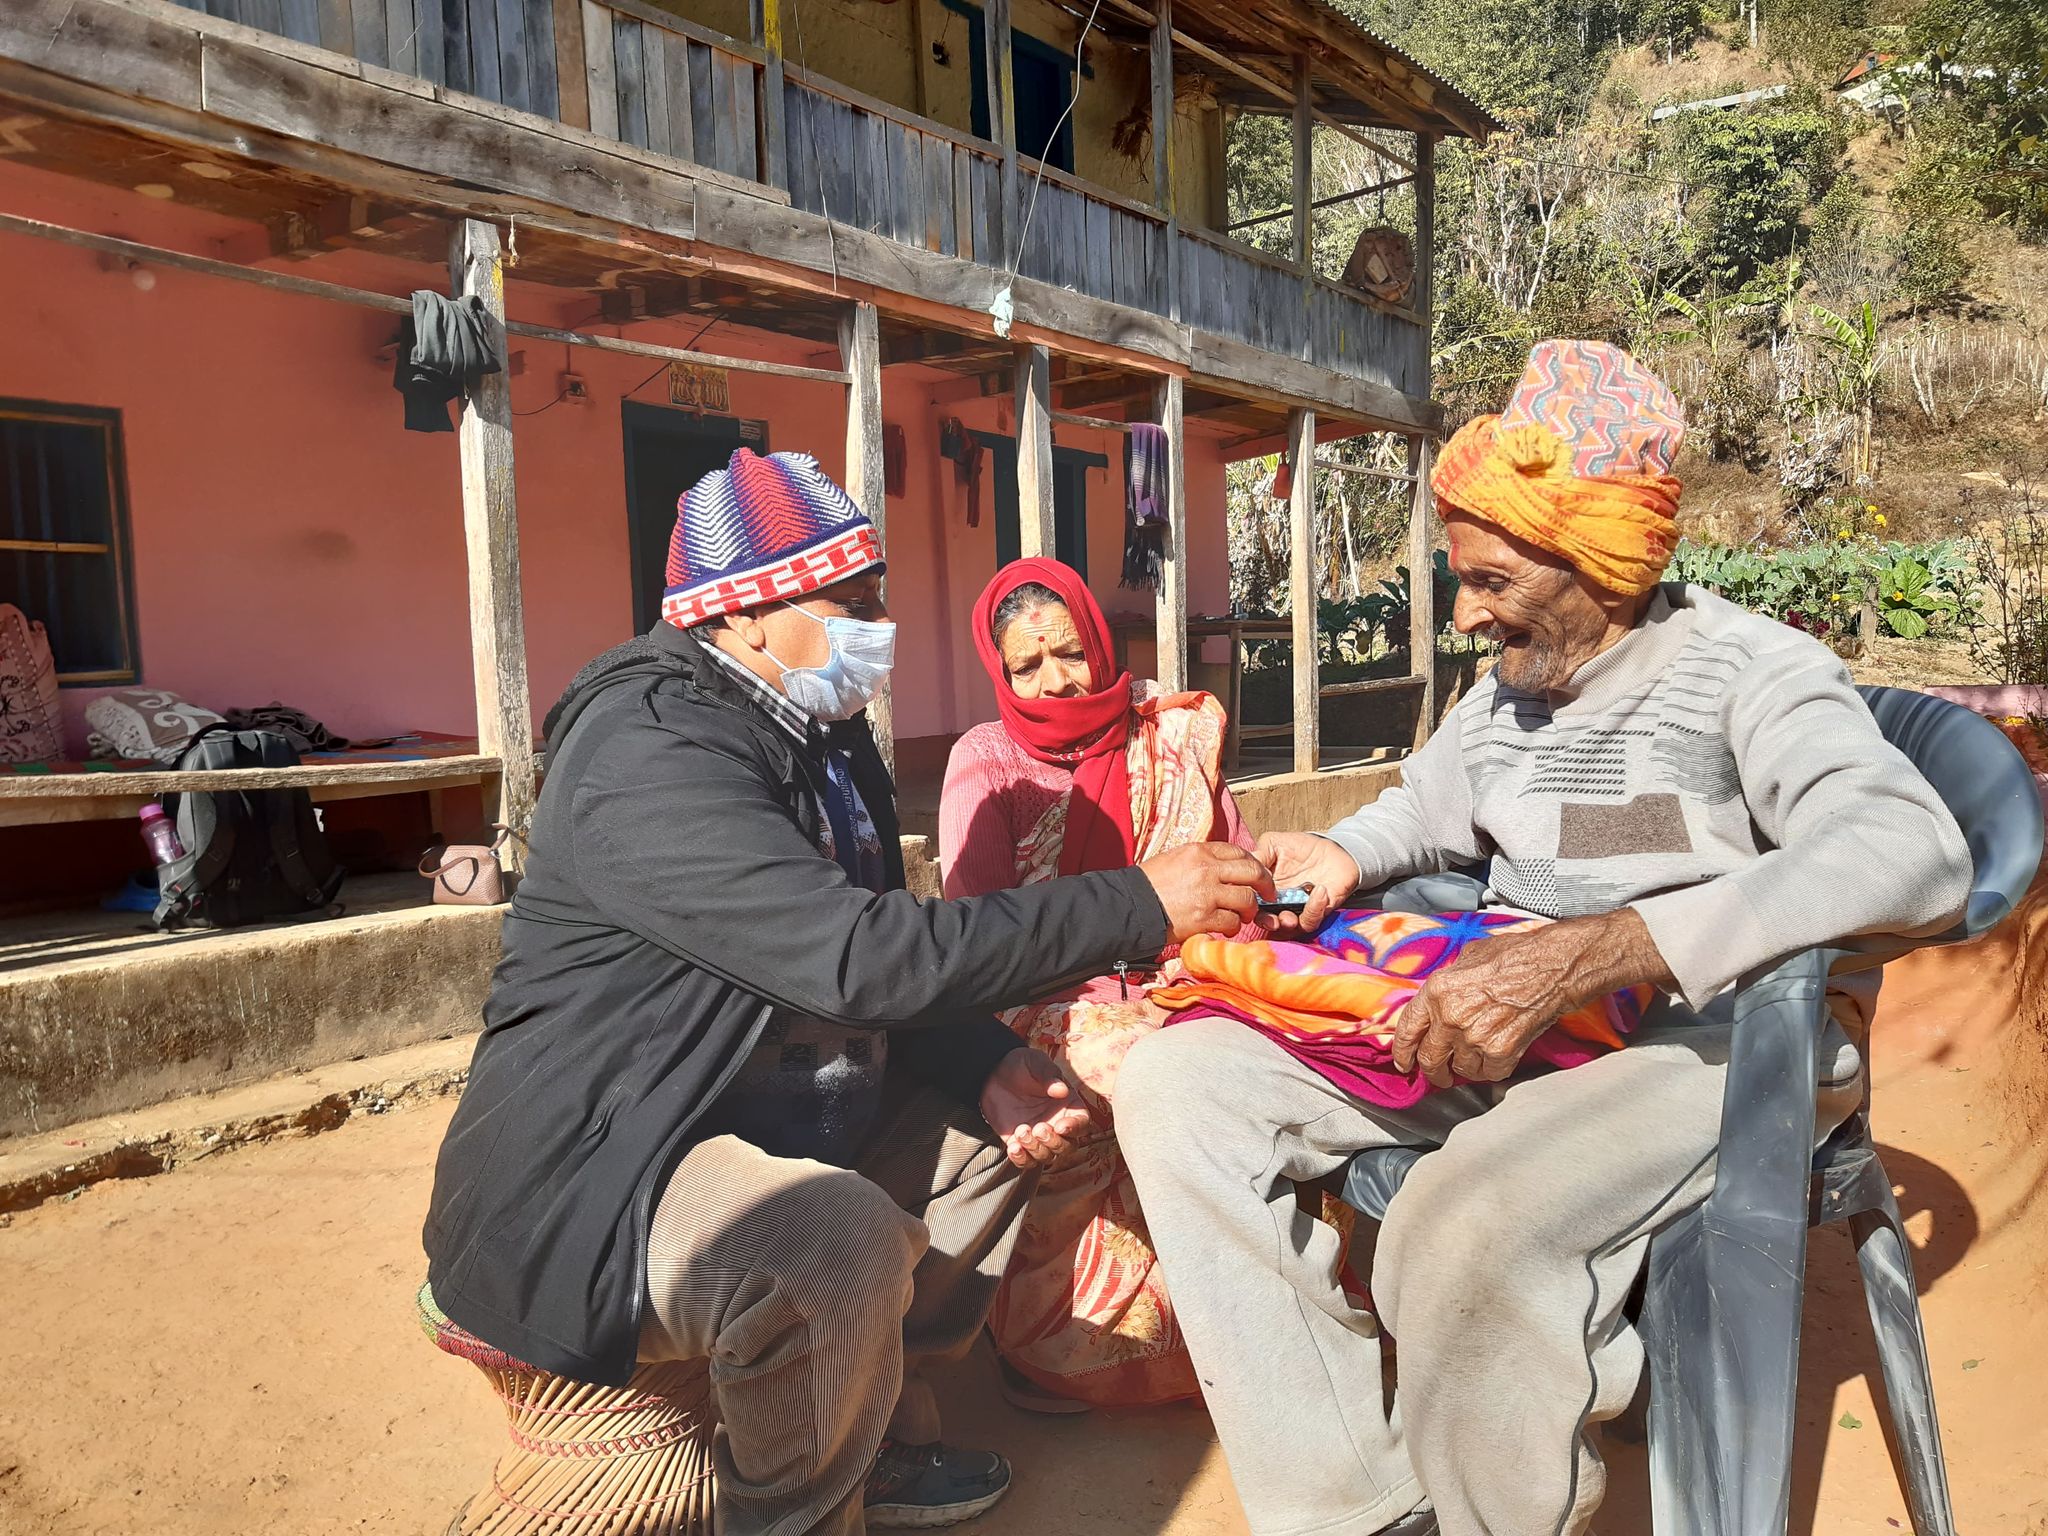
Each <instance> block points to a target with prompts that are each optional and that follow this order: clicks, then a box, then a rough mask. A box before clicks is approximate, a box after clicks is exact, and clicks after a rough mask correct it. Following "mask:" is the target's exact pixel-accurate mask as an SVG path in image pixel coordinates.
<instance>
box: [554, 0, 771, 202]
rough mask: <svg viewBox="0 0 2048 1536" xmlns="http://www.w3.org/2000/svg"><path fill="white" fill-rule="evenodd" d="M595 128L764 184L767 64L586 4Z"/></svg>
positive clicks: (590, 1)
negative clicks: (761, 111)
mask: <svg viewBox="0 0 2048 1536" xmlns="http://www.w3.org/2000/svg"><path fill="white" fill-rule="evenodd" d="M583 37H584V55H585V64H586V68H587V71H588V73H587V76H586V87H587V92H588V98H589V104H590V131H591V132H592V133H599V134H603V135H604V136H605V137H607V138H614V139H619V140H621V141H622V142H624V143H627V144H634V145H638V146H639V147H640V148H641V149H647V150H652V151H653V152H654V153H656V154H660V155H673V156H674V157H675V158H676V159H678V160H690V161H694V162H695V163H697V164H698V165H702V166H708V167H710V168H711V169H712V170H714V171H723V172H725V173H726V174H727V175H728V176H737V177H739V178H741V179H742V180H744V181H759V180H760V179H761V165H760V149H759V137H758V132H757V129H756V126H755V118H756V113H757V110H758V108H757V94H758V89H759V80H758V77H759V73H760V66H759V65H758V64H757V63H755V61H754V60H753V59H750V58H747V57H745V56H743V55H741V54H737V53H728V52H726V51H725V50H724V49H722V48H715V47H713V46H712V45H711V44H709V43H707V42H705V41H704V40H703V39H701V38H698V37H694V36H686V35H685V34H684V33H682V32H679V31H674V30H671V29H670V28H667V27H663V26H658V25H656V24H655V23H654V22H652V21H643V20H641V19H640V18H639V17H637V16H629V15H626V14H624V13H623V12H620V11H614V10H611V9H609V8H608V7H606V6H603V5H599V4H597V3H596V0H584V6H583Z"/></svg>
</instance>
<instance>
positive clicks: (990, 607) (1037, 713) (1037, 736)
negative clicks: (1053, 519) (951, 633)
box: [974, 559, 1137, 875]
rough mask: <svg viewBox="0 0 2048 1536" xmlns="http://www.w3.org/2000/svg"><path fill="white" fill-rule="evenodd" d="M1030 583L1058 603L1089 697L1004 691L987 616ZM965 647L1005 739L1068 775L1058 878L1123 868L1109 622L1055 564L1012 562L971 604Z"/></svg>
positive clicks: (1129, 854)
mask: <svg viewBox="0 0 2048 1536" xmlns="http://www.w3.org/2000/svg"><path fill="white" fill-rule="evenodd" d="M1033 582H1035V583H1037V584H1038V585H1039V586H1042V587H1045V588H1046V589H1048V590H1049V591H1051V592H1053V593H1055V594H1057V595H1058V597H1059V600H1060V601H1061V602H1062V603H1064V604H1066V607H1067V612H1068V613H1069V614H1071V615H1072V616H1073V620H1074V628H1075V629H1076V630H1078V631H1080V635H1081V654H1082V656H1083V657H1084V658H1085V659H1086V660H1087V662H1088V675H1089V677H1090V679H1092V680H1093V682H1094V684H1095V688H1094V691H1093V692H1090V693H1084V694H1082V695H1080V696H1079V697H1077V698H1071V699H1027V698H1023V697H1021V696H1020V695H1019V694H1018V693H1017V691H1016V690H1015V689H1014V688H1012V687H1011V686H1010V676H1009V671H1008V669H1007V668H1006V667H1005V666H1004V665H1003V653H1002V650H1001V648H1000V647H999V646H998V645H997V644H996V641H995V638H994V636H992V635H991V634H990V633H989V627H990V624H991V623H992V622H993V620H994V618H995V611H996V609H997V608H998V607H999V606H1001V604H1002V601H1003V599H1004V598H1006V597H1008V596H1009V595H1010V594H1011V593H1012V592H1014V591H1016V590H1017V588H1019V587H1022V586H1028V585H1030V584H1031V583H1033ZM974 648H975V650H976V651H977V652H978V653H979V654H980V656H981V664H982V666H984V667H985V668H987V669H988V675H989V680H990V681H991V682H993V683H994V684H995V687H996V709H997V711H998V713H1000V714H1001V716H1002V720H1003V729H1004V730H1006V731H1008V732H1009V733H1010V739H1011V740H1012V741H1014V742H1016V743H1017V745H1018V746H1020V747H1022V748H1023V749H1024V750H1025V751H1026V752H1027V753H1029V754H1030V755H1031V756H1032V757H1035V758H1037V759H1038V761H1040V762H1041V763H1062V764H1065V765H1067V766H1070V767H1071V768H1072V769H1073V770H1074V787H1073V790H1072V792H1071V794H1070V795H1069V797H1068V805H1067V830H1066V838H1065V841H1064V843H1063V844H1062V846H1061V849H1060V873H1061V874H1063V875H1073V874H1079V873H1081V872H1082V871H1084V870H1091V869H1128V868H1129V867H1130V866H1131V863H1132V861H1133V859H1134V858H1135V856H1136V848H1137V834H1136V833H1135V832H1134V831H1133V830H1132V827H1131V781H1130V769H1129V765H1128V764H1127V762H1126V760H1125V753H1124V748H1125V745H1126V743H1128V741H1129V740H1130V734H1131V719H1132V715H1131V675H1130V673H1128V672H1117V673H1115V674H1114V675H1113V676H1112V674H1111V667H1112V666H1113V662H1112V659H1111V658H1112V657H1114V655H1115V654H1116V652H1115V648H1114V646H1113V644H1112V643H1111V640H1110V635H1109V621H1108V620H1107V619H1105V618H1104V617H1103V616H1102V609H1101V608H1100V607H1099V606H1098V605H1097V604H1096V601H1095V598H1094V596H1093V594H1091V593H1090V592H1089V590H1088V584H1087V583H1086V582H1085V581H1083V580H1082V579H1081V575H1080V573H1079V572H1078V571H1075V570H1074V569H1072V568H1071V567H1070V566H1065V565H1062V564H1060V562H1059V561H1057V560H1040V559H1031V560H1013V561H1011V562H1010V563H1009V564H1008V565H1006V566H1004V567H1003V568H1002V569H1001V570H1000V571H998V572H996V575H995V579H994V580H993V581H991V582H990V583H989V584H988V585H987V586H986V587H984V588H982V592H981V596H980V598H978V599H977V600H976V602H975V604H974Z"/></svg>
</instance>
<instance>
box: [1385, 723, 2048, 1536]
mask: <svg viewBox="0 0 2048 1536" xmlns="http://www.w3.org/2000/svg"><path fill="white" fill-rule="evenodd" d="M1862 693H1863V697H1864V699H1865V701H1866V702H1867V703H1868V704H1869V705H1870V709H1871V713H1872V714H1874V715H1875V716H1876V717H1877V722H1878V726H1879V728H1880V729H1882V730H1883V732H1884V735H1885V739H1886V740H1888V741H1890V742H1891V743H1892V744H1893V745H1894V746H1896V747H1898V748H1899V750H1900V751H1902V752H1904V753H1905V754H1906V756H1907V757H1908V758H1910V759H1911V760H1912V761H1913V763H1914V765H1915V766H1916V767H1918V768H1919V770H1920V771H1921V773H1923V774H1924V775H1926V777H1927V779H1928V782H1929V783H1931V784H1932V785H1933V786H1934V788H1935V790H1936V792H1937V793H1938V794H1940V796H1941V798H1942V800H1943V801H1944V802H1945V803H1946V804H1947V805H1948V808H1949V810H1950V812H1951V813H1952V814H1953V815H1954V816H1955V818H1956V821H1957V823H1958V824H1959V825H1960V826H1961V827H1962V830H1963V836H1964V837H1965V838H1966V839H1967V840H1968V842H1969V845H1970V856H1971V860H1972V863H1973V864H1974V866H1975V870H1976V873H1975V878H1974V880H1973V881H1972V889H1971V892H1970V901H1969V906H1968V908H1967V909H1966V911H1965V913H1964V916H1963V919H1962V921H1961V922H1959V923H1957V924H1956V926H1955V927H1954V928H1952V929H1950V930H1948V931H1947V932H1946V933H1942V934H1939V935H1936V936H1934V937H1931V938H1924V939H1901V938H1874V939H1864V940H1850V941H1845V942H1844V944H1843V945H1842V946H1841V947H1840V948H1830V949H1815V950H1808V951H1806V952H1805V953H1803V954H1799V955H1795V956H1793V957H1792V958H1791V959H1789V960H1787V961H1785V962H1784V963H1783V964H1781V965H1779V966H1777V967H1776V968H1774V969H1772V970H1771V971H1769V972H1767V973H1763V974H1760V975H1757V976H1755V977H1751V978H1748V979H1746V980H1745V981H1744V982H1743V983H1742V985H1741V986H1740V988H1739V989H1738V992H1737V995H1736V999H1735V1005H1734V1007H1735V1033H1734V1041H1733V1045H1732V1047H1731V1052H1732V1054H1731V1058H1730V1061H1729V1068H1728V1089H1727V1096H1726V1102H1725V1106H1724V1108H1723V1110H1722V1113H1721V1153H1720V1160H1719V1164H1718V1166H1717V1169H1716V1172H1715V1177H1714V1190H1713V1193H1712V1194H1711V1195H1709V1196H1708V1197H1707V1200H1706V1202H1705V1203H1704V1204H1703V1205H1701V1206H1700V1207H1699V1208H1698V1209H1696V1210H1694V1211H1691V1212H1689V1213H1687V1214H1686V1215H1684V1216H1682V1217H1679V1218H1678V1219H1677V1220H1675V1221H1673V1222H1672V1223H1671V1224H1670V1225H1669V1226H1667V1227H1666V1228H1664V1230H1662V1231H1661V1232H1659V1233H1658V1234H1657V1235H1656V1237H1655V1238H1654V1239H1652V1241H1651V1244H1650V1256H1649V1263H1648V1270H1647V1275H1646V1278H1645V1284H1644V1291H1643V1307H1642V1315H1641V1318H1640V1319H1639V1322H1638V1327H1639V1329H1640V1331H1641V1334H1642V1338H1643V1343H1644V1346H1645V1349H1646V1351H1647V1354H1648V1358H1649V1378H1650V1412H1649V1440H1650V1481H1651V1509H1652V1512H1653V1517H1654V1523H1655V1528H1656V1532H1657V1536H1783V1532H1784V1531H1785V1528H1786V1523H1787V1520H1788V1519H1789V1517H1790V1504H1791V1487H1792V1475H1791V1474H1792V1431H1793V1422H1794V1414H1795V1397H1796V1392H1797V1387H1798V1371H1799V1323H1800V1314H1801V1311H1802V1306H1803V1293H1804V1290H1805V1281H1806V1234H1807V1230H1808V1228H1809V1226H1818V1225H1823V1224H1826V1223H1831V1222H1838V1221H1845V1222H1847V1223H1848V1224H1849V1231H1850V1233H1851V1235H1852V1236H1853V1238H1854V1239H1855V1243H1856V1256H1857V1262H1858V1264H1859V1266H1860V1267H1861V1269H1862V1272H1863V1289H1864V1295H1865V1299H1866V1300H1867V1301H1868V1303H1869V1306H1870V1321H1871V1327H1872V1329H1873V1331H1874V1332H1875V1334H1876V1336H1877V1349H1878V1356H1879V1359H1880V1362H1881V1363H1882V1366H1883V1369H1884V1384H1885V1399H1886V1401H1887V1403H1888V1405H1889V1407H1890V1411H1891V1421H1892V1430H1893V1435H1894V1438H1895V1440H1896V1443H1897V1446H1898V1450H1899V1460H1900V1467H1901V1471H1902V1474H1903V1481H1904V1484H1905V1492H1906V1502H1907V1506H1908V1508H1909V1509H1910V1511H1911V1513H1912V1519H1913V1530H1914V1532H1915V1533H1916V1536H1954V1533H1955V1517H1954V1514H1953V1512H1952V1511H1951V1509H1950V1507H1949V1494H1948V1473H1947V1470H1946V1469H1945V1467H1944V1466H1943V1463H1942V1456H1941V1434H1940V1429H1939V1426H1938V1425H1937V1424H1936V1421H1935V1414H1934V1385H1933V1381H1932V1379H1931V1377H1930V1375H1929V1372H1928V1365H1927V1341H1926V1337H1925V1335H1924V1333H1923V1332H1922V1329H1921V1323H1920V1302H1919V1292H1918V1290H1917V1288H1916V1287H1915V1285H1914V1282H1913V1266H1912V1261H1911V1252H1912V1248H1911V1244H1910V1243H1908V1241H1907V1239H1906V1233H1905V1228H1904V1226H1903V1225H1902V1224H1901V1222H1900V1219H1899V1208H1898V1205H1897V1203H1896V1202H1895V1201H1894V1200H1893V1198H1892V1182H1891V1179H1890V1178H1889V1177H1888V1176H1887V1175H1886V1173H1885V1171H1884V1167H1883V1165H1882V1164H1881V1163H1880V1162H1879V1161H1878V1157H1877V1148H1876V1146H1875V1145H1874V1144H1873V1143H1872V1141H1871V1136H1870V1114H1869V1111H1870V1099H1869V1090H1868V1087H1867V1086H1866V1088H1865V1091H1864V1102H1863V1106H1862V1108H1861V1109H1860V1110H1858V1111H1857V1113H1856V1114H1854V1115H1852V1116H1850V1118H1849V1119H1848V1121H1846V1122H1845V1123H1844V1124H1843V1125H1842V1126H1841V1127H1840V1128H1839V1129H1838V1130H1837V1131H1836V1132H1835V1133H1834V1135H1832V1136H1830V1137H1829V1138H1828V1140H1827V1142H1826V1143H1825V1144H1824V1145H1823V1146H1822V1147H1821V1149H1820V1150H1819V1152H1817V1153H1816V1152H1814V1151H1813V1131H1814V1094H1815V1083H1816V1074H1817V1071H1818V1062H1817V1059H1816V1057H1817V1054H1818V1044H1819V1040H1820V1035H1821V1029H1822V1026H1823V1025H1824V1024H1825V1023H1826V1018H1827V998H1826V994H1827V982H1828V978H1829V976H1830V975H1833V974H1836V973H1842V972H1848V971H1855V970H1863V969H1867V968H1870V967H1872V966H1881V965H1883V964H1884V963H1885V961H1886V960H1889V959H1892V958H1895V957H1896V956H1898V955H1901V954H1904V953H1906V952H1907V951H1908V950H1912V949H1917V948H1920V947H1922V946H1923V945H1929V944H1953V943H1958V942H1961V941H1962V940H1965V939H1974V938H1977V937H1979V936H1980V935H1982V934H1985V933H1988V932H1989V931H1990V930H1991V929H1993V928H1995V927H1996V926H1997V925H1998V924H1999V923H2000V922H2002V921H2004V919H2005V918H2006V917H2007V916H2008V915H2009V914H2010V913H2011V912H2012V911H2013V910H2014V908H2015V907H2017V906H2018V905H2019V902H2020V899H2021V897H2023V896H2024V895H2025V894H2026V891H2027V888H2028V886H2029V885H2031V884H2032V883H2033V879H2034V874H2035V871H2036V869H2037V868H2038V867H2039V865H2040V861H2041V835H2042V829H2041V801H2040V796H2039V793H2038V791H2037V790H2036V788H2035V783H2034V777H2033V774H2032V773H2030V772H2029V771H2028V769H2027V765H2026V763H2025V761H2024V760H2023V759H2022V758H2021V756H2020V754H2019V752H2018V750H2017V749H2016V748H2014V746H2013V745H2012V743H2011V742H2009V741H2007V740H2006V739H2005V736H2004V733H2003V732H2001V731H2000V730H1999V729H1998V727H1996V726H1995V725H1993V724H1992V723H1991V722H1990V721H1988V720H1985V719H1983V718H1981V717H1980V716H1977V715H1974V714H1972V713H1970V712H1969V711H1968V710H1966V709H1963V708H1961V707H1960V706H1957V705H1954V704H1949V703H1946V702H1944V701H1942V700H1940V699H1934V698H1929V697H1927V696H1926V695H1924V694H1917V693H1908V692H1905V691H1903V690H1900V689H1896V688H1866V689H1863V690H1862ZM1479 889H1480V887H1479V886H1478V884H1477V882H1475V881H1472V880H1469V879H1466V878H1464V877H1460V876H1455V875H1453V876H1425V877H1422V878H1420V879H1418V880H1416V881H1409V882H1404V883H1403V884H1402V885H1400V886H1396V887H1393V888H1392V889H1390V890H1389V891H1387V892H1384V893H1382V897H1381V902H1382V904H1383V905H1386V906H1390V907H1393V908H1396V909H1398V910H1404V911H1445V910H1452V909H1454V908H1456V907H1457V906H1459V905H1470V904H1471V903H1470V902H1469V900H1467V901H1465V902H1460V901H1459V900H1458V898H1459V896H1460V895H1461V894H1463V895H1466V896H1468V897H1469V896H1470V895H1474V894H1476V893H1477V891H1478V890H1479ZM1866 1083H1867V1075H1866ZM1425 1155H1427V1154H1426V1152H1425V1151H1424V1150H1422V1149H1417V1148H1413V1147H1393V1148H1384V1149H1378V1150H1375V1151H1371V1152H1365V1153H1361V1154H1360V1155H1359V1156H1358V1157H1356V1158H1354V1159H1353V1160H1352V1163H1351V1166H1350V1168H1349V1169H1348V1170H1347V1172H1346V1175H1345V1181H1344V1199H1345V1200H1346V1202H1347V1203H1349V1204H1350V1205H1352V1206H1354V1207H1355V1208H1356V1209H1358V1210H1359V1211H1360V1212H1362V1213H1363V1214H1365V1215H1367V1216H1369V1217H1371V1218H1372V1219H1373V1220H1375V1221H1377V1220H1380V1219H1382V1218H1384V1217H1385V1215H1386V1211H1387V1206H1388V1204H1389V1203H1390V1202H1391V1201H1392V1199H1393V1198H1394V1195H1395V1194H1396V1193H1397V1192H1398V1191H1399V1189H1400V1187H1401V1182H1402V1180H1403V1179H1405V1178H1406V1177H1407V1174H1408V1171H1409V1169H1411V1168H1413V1167H1414V1165H1415V1163H1416V1162H1417V1161H1418V1160H1419V1159H1420V1158H1422V1157H1423V1156H1425Z"/></svg>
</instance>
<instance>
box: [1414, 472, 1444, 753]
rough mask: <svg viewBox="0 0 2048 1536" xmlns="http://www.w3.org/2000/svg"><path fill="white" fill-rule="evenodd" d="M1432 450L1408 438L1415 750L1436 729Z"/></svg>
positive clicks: (1434, 552) (1434, 547)
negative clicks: (1417, 692)
mask: <svg viewBox="0 0 2048 1536" xmlns="http://www.w3.org/2000/svg"><path fill="white" fill-rule="evenodd" d="M1435 457H1436V454H1435V451H1434V445H1433V444H1432V443H1431V442H1430V440H1429V439H1428V438H1426V437H1424V436H1422V435H1421V434H1420V433H1417V434H1416V435H1414V436H1413V437H1410V438H1409V439H1408V473H1409V474H1411V475H1413V476H1414V477H1415V483H1414V484H1413V485H1411V486H1410V487H1409V488H1408V670H1409V671H1410V672H1411V673H1413V674H1415V675H1417V676H1419V677H1420V678H1421V679H1422V713H1421V715H1420V717H1419V718H1418V720H1417V721H1416V726H1415V745H1416V746H1418V747H1419V746H1421V745H1422V744H1423V743H1424V742H1425V741H1427V740H1429V733H1430V732H1431V731H1433V730H1435V729H1436V632H1437V627H1438V620H1437V612H1436V546H1435V540H1434V538H1433V529H1432V524H1431V520H1430V519H1431V513H1432V512H1433V511H1434V510H1435V502H1436V498H1435V497H1434V496H1432V495H1431V494H1430V490H1429V468H1430V464H1431V462H1432V461H1433V460H1434V459H1435Z"/></svg>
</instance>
